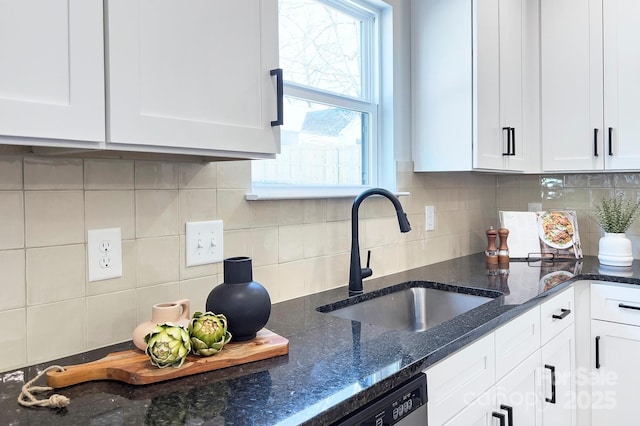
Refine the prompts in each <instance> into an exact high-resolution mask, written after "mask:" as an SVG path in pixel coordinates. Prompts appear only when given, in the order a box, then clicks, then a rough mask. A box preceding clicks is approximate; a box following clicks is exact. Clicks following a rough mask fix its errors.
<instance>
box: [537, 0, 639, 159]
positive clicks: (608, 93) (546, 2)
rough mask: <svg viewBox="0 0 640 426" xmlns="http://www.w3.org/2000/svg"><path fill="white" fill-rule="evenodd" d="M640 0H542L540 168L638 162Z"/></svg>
mask: <svg viewBox="0 0 640 426" xmlns="http://www.w3.org/2000/svg"><path fill="white" fill-rule="evenodd" d="M639 19H640V2H638V1H636V0H604V1H603V0H589V1H585V0H541V52H542V59H541V70H542V74H541V85H542V90H541V92H542V141H543V147H542V151H543V160H542V162H543V170H544V171H564V170H567V171H573V170H585V171H591V170H624V169H637V167H638V161H639V160H640V144H638V140H639V138H640V123H639V122H638V120H637V116H638V114H639V113H640V107H639V106H638V102H637V99H638V96H639V95H640V49H639V48H638V46H640V28H639V27H638V25H637V22H638V20H639Z"/></svg>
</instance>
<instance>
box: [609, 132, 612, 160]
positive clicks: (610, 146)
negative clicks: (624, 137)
mask: <svg viewBox="0 0 640 426" xmlns="http://www.w3.org/2000/svg"><path fill="white" fill-rule="evenodd" d="M609 155H613V127H609Z"/></svg>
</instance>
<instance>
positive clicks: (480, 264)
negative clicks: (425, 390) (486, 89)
mask: <svg viewBox="0 0 640 426" xmlns="http://www.w3.org/2000/svg"><path fill="white" fill-rule="evenodd" d="M612 273H613V274H615V273H617V274H618V275H620V271H617V272H616V270H615V269H614V270H613V272H612V271H605V270H602V269H599V268H598V261H597V259H596V258H593V257H587V258H585V259H583V260H581V261H579V262H565V263H556V264H546V265H543V266H541V265H540V264H539V263H538V264H527V263H521V262H518V263H516V262H512V263H511V265H510V268H509V277H508V281H507V280H502V281H500V280H499V279H496V277H495V276H491V275H488V274H487V270H486V268H485V263H484V256H483V255H482V254H478V255H472V256H466V257H462V258H459V259H455V260H451V261H447V262H442V263H439V264H435V265H431V266H427V267H423V268H418V269H414V270H411V271H407V272H403V273H399V274H395V275H392V276H388V277H382V278H379V279H374V280H370V281H367V282H365V291H366V292H371V291H376V290H378V289H381V288H384V287H387V286H390V285H393V284H397V283H402V282H408V281H433V282H439V283H445V284H453V285H462V286H467V287H475V288H479V289H494V290H499V291H502V292H503V293H504V294H505V296H504V297H500V298H498V299H495V300H493V301H491V302H489V303H487V304H485V305H482V306H481V307H479V308H476V309H474V310H472V311H469V312H468V313H466V314H464V315H463V316H461V317H458V318H456V319H454V320H451V321H448V322H446V323H444V324H442V325H440V326H437V327H435V328H432V329H430V330H428V331H425V332H420V333H412V332H399V331H393V330H385V329H382V328H379V327H375V326H372V325H368V324H360V323H358V322H352V321H349V320H345V319H342V318H337V317H334V316H330V315H327V314H323V313H319V312H317V311H316V308H317V307H318V306H322V305H325V304H330V303H334V302H337V301H339V300H342V299H345V298H346V297H347V290H346V287H343V288H340V289H336V290H331V291H327V292H323V293H319V294H314V295H310V296H306V297H302V298H298V299H294V300H290V301H286V302H282V303H278V304H276V305H274V306H273V310H272V314H271V318H270V320H269V323H268V324H267V328H269V329H270V330H272V331H274V332H276V333H278V334H280V335H282V336H285V337H287V338H288V339H289V343H290V346H289V354H288V355H285V356H281V357H277V358H272V359H268V360H264V361H258V362H254V363H250V364H245V365H242V366H238V367H230V368H226V369H223V370H217V371H212V372H209V373H203V374H197V375H194V376H190V377H186V378H184V379H176V380H172V381H168V382H164V383H158V384H153V385H147V386H133V385H127V384H123V383H119V382H111V381H99V382H91V383H85V384H80V385H76V386H72V387H69V388H65V389H61V390H59V391H58V392H59V393H62V394H64V395H66V396H68V397H69V398H71V405H70V406H69V407H67V408H66V409H62V410H50V409H46V408H40V409H26V408H22V407H20V406H19V405H18V404H17V403H16V398H17V396H18V394H19V392H20V388H21V386H22V385H23V384H24V382H26V381H28V380H30V379H31V378H32V377H35V375H36V374H37V373H38V371H41V370H42V369H43V368H44V367H45V366H46V365H52V364H59V365H71V364H78V363H82V362H88V361H92V360H95V359H98V358H101V357H102V356H104V355H106V354H107V353H110V352H114V351H118V350H123V349H130V348H133V345H132V344H131V343H124V344H119V345H114V346H110V347H108V348H103V349H101V350H96V351H91V352H89V353H85V354H80V355H76V356H73V357H68V358H64V359H61V360H58V361H55V362H50V363H46V365H36V366H32V367H29V368H25V369H20V370H15V371H11V372H6V373H2V374H1V376H2V383H0V424H8V425H16V424H21V425H26V424H32V425H41V424H47V425H84V424H87V425H120V424H122V425H124V424H126V425H134V424H175V425H182V424H189V425H200V424H207V425H209V424H211V425H218V424H225V425H243V426H244V425H274V424H283V425H297V424H318V425H328V424H331V423H332V422H334V421H336V420H338V419H340V418H341V417H343V416H344V415H346V414H348V413H350V412H351V411H353V410H354V409H356V408H357V407H359V406H361V405H363V404H365V403H366V402H368V401H370V400H372V399H374V398H375V397H376V396H378V395H380V394H382V393H384V392H386V391H387V390H389V389H391V388H393V387H394V386H396V385H398V384H400V383H402V382H404V381H405V380H407V379H409V378H410V377H412V376H413V375H415V374H416V373H417V372H419V371H421V370H423V369H425V368H426V367H428V366H429V365H431V364H433V363H434V362H436V361H438V360H440V359H442V358H444V357H445V356H447V355H449V354H450V353H452V352H453V351H455V350H457V349H459V348H460V347H462V346H464V345H466V344H468V343H470V342H472V341H474V340H476V339H477V338H479V337H480V336H482V335H484V334H486V333H487V332H489V331H491V330H493V329H494V328H496V327H497V326H498V325H500V324H502V323H504V322H505V321H508V320H510V319H512V318H513V317H515V316H517V315H518V314H519V313H521V312H523V311H524V310H526V309H528V308H529V307H530V306H532V305H533V304H536V303H539V302H540V301H541V300H543V299H545V298H546V297H547V296H548V295H550V294H553V293H555V292H557V291H560V290H561V289H562V288H564V287H566V285H567V284H566V283H567V282H570V281H573V280H576V279H591V280H597V279H602V280H608V281H617V282H628V283H632V284H640V262H637V261H636V262H634V265H633V267H632V268H630V269H629V270H628V271H624V275H625V276H624V277H621V276H616V275H612ZM563 280H570V281H564V282H562V281H563ZM552 286H554V287H553V288H551V289H549V288H550V287H552ZM427 380H428V379H427ZM427 386H428V385H427Z"/></svg>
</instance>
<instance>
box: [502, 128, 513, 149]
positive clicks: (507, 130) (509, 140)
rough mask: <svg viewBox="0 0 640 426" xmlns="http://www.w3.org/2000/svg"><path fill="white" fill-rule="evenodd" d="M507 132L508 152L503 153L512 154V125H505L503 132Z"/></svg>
mask: <svg viewBox="0 0 640 426" xmlns="http://www.w3.org/2000/svg"><path fill="white" fill-rule="evenodd" d="M505 131H506V132H507V152H503V153H502V155H511V127H503V128H502V134H504V132H505Z"/></svg>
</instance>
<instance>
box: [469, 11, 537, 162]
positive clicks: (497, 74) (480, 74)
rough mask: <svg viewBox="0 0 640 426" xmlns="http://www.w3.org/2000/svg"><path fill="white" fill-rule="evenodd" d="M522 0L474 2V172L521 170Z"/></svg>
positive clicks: (523, 16) (523, 17)
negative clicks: (480, 169)
mask: <svg viewBox="0 0 640 426" xmlns="http://www.w3.org/2000/svg"><path fill="white" fill-rule="evenodd" d="M525 10H526V9H525V8H524V6H523V1H522V0H477V1H476V2H474V15H475V40H474V52H475V55H474V59H475V62H474V92H475V97H474V100H475V103H474V117H475V118H476V120H475V123H474V124H475V140H474V144H475V148H476V150H475V153H474V155H475V157H474V167H475V168H487V169H497V170H523V164H522V163H523V144H522V136H523V120H522V111H523V98H522V92H523V78H522V75H523V69H522V64H523V28H524V25H523V22H524V19H525V15H524V13H525Z"/></svg>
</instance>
